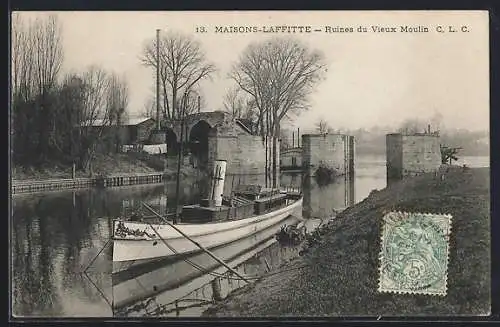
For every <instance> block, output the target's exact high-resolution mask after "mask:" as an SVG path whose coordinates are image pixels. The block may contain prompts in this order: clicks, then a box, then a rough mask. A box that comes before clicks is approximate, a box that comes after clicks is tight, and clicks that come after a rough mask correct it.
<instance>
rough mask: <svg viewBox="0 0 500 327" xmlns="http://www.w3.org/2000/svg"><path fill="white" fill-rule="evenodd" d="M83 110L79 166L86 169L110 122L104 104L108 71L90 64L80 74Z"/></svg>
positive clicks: (108, 80)
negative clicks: (81, 74)
mask: <svg viewBox="0 0 500 327" xmlns="http://www.w3.org/2000/svg"><path fill="white" fill-rule="evenodd" d="M82 80H83V112H82V114H81V117H79V118H80V119H79V121H80V137H81V142H82V143H83V144H82V153H81V156H80V158H81V168H83V169H85V170H88V169H89V167H90V164H91V161H92V159H93V157H94V154H95V150H96V145H97V141H98V140H99V139H100V138H101V137H102V134H103V132H104V129H105V128H106V126H109V125H110V124H111V115H109V108H108V107H107V106H106V100H107V98H106V95H107V94H108V89H109V86H110V78H109V76H108V73H106V71H104V70H103V69H102V68H100V67H98V66H94V65H93V66H90V67H89V68H88V69H87V70H86V71H85V72H84V73H83V76H82Z"/></svg>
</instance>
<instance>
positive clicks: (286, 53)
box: [230, 38, 325, 186]
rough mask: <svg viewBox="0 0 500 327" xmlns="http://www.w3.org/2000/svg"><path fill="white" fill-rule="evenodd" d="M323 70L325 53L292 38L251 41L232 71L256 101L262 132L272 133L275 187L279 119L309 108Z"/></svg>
mask: <svg viewBox="0 0 500 327" xmlns="http://www.w3.org/2000/svg"><path fill="white" fill-rule="evenodd" d="M324 71H325V63H324V56H323V54H322V53H320V52H318V51H314V50H310V49H309V48H308V47H307V46H306V45H305V44H303V43H301V42H300V41H299V40H296V39H293V38H273V39H271V40H268V41H263V42H258V43H252V44H250V45H249V46H248V47H247V48H246V49H245V51H244V52H243V54H242V55H241V57H240V59H239V61H238V62H237V64H236V65H235V66H234V67H233V69H232V71H231V73H230V77H231V78H232V79H233V80H234V81H235V82H236V83H237V84H238V86H239V87H240V88H241V89H242V90H243V91H245V92H247V93H248V94H249V95H250V96H251V97H252V98H253V100H254V101H255V105H256V107H257V108H258V112H259V114H258V124H259V126H260V131H261V134H262V135H270V136H272V140H273V151H272V177H273V186H276V181H277V176H276V175H277V174H276V173H277V170H276V167H277V156H276V148H277V147H276V145H277V144H276V138H277V137H279V135H280V122H281V121H282V119H283V118H284V117H285V116H286V115H287V114H288V113H290V112H300V111H303V110H306V109H308V107H309V96H310V94H311V93H312V92H313V91H314V87H315V85H316V84H317V83H318V82H319V81H320V80H321V78H322V77H323V73H324Z"/></svg>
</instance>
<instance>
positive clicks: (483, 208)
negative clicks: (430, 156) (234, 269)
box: [204, 168, 491, 317]
mask: <svg viewBox="0 0 500 327" xmlns="http://www.w3.org/2000/svg"><path fill="white" fill-rule="evenodd" d="M443 174H444V180H442V179H441V178H440V176H438V177H435V175H434V174H427V175H423V176H419V177H415V178H412V179H408V180H405V181H403V182H399V183H397V184H394V185H391V186H390V187H388V188H386V189H384V190H381V191H376V192H372V194H370V196H369V197H368V198H367V199H365V200H364V201H363V202H361V203H359V204H357V205H355V206H353V207H351V208H349V209H347V210H345V211H344V212H343V213H341V214H339V216H338V217H337V218H336V219H335V220H333V221H331V222H330V223H329V224H328V225H327V226H326V227H325V228H324V229H322V237H321V240H320V241H319V243H318V244H316V245H314V246H313V247H311V248H309V250H308V251H307V253H306V254H305V255H304V256H302V257H298V258H296V259H295V260H293V261H292V262H290V263H287V264H286V265H285V266H283V267H281V268H280V269H279V270H284V271H285V270H287V269H288V270H289V271H286V272H283V273H280V274H276V275H270V276H268V277H265V276H264V277H263V278H262V279H261V280H259V281H258V282H256V283H254V284H250V285H247V286H245V287H244V288H242V289H240V290H238V291H235V292H234V293H233V294H231V295H230V296H229V297H228V298H227V299H226V300H224V301H223V302H221V303H219V304H218V305H217V306H215V307H213V308H210V309H208V310H207V311H206V312H205V313H204V315H206V316H218V317H223V316H236V317H238V316H252V317H263V316H339V315H341V316H345V315H373V316H379V315H382V316H392V315H471V314H488V313H489V310H490V261H491V260H490V206H489V203H490V200H489V199H490V193H489V169H487V168H478V169H467V170H463V169H461V168H450V169H449V170H448V171H447V172H443ZM390 210H400V211H409V212H415V211H419V212H429V213H448V214H451V215H452V216H453V221H452V232H451V236H450V256H449V265H448V293H447V295H446V296H445V297H437V296H428V295H401V294H387V293H379V292H378V291H377V287H378V267H379V257H378V256H379V252H380V235H381V218H382V216H383V215H384V213H385V212H387V211H390ZM298 266H305V267H304V268H302V269H295V270H290V268H292V267H298Z"/></svg>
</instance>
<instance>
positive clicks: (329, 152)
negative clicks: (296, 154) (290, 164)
mask: <svg viewBox="0 0 500 327" xmlns="http://www.w3.org/2000/svg"><path fill="white" fill-rule="evenodd" d="M302 151H303V152H302V162H303V170H304V171H305V172H306V173H307V174H308V175H309V176H313V175H314V174H315V172H316V170H317V169H318V168H319V167H321V166H323V167H327V168H330V169H333V170H334V171H335V175H337V176H340V175H351V174H352V173H353V172H354V136H350V135H344V134H304V135H302Z"/></svg>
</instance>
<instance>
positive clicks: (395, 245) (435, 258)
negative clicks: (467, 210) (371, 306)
mask: <svg viewBox="0 0 500 327" xmlns="http://www.w3.org/2000/svg"><path fill="white" fill-rule="evenodd" d="M451 219H452V217H451V216H450V215H442V214H427V213H426V214H423V213H406V212H390V213H388V214H386V215H385V216H384V217H383V227H382V246H381V252H380V276H379V292H393V293H407V294H408V293H409V294H428V295H441V296H445V295H446V291H447V285H446V283H447V277H448V276H447V272H448V252H449V242H448V241H449V235H450V230H451Z"/></svg>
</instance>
